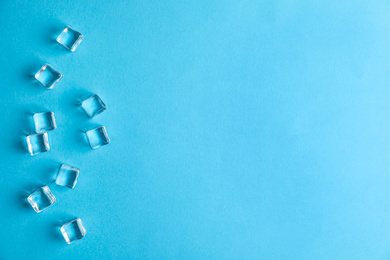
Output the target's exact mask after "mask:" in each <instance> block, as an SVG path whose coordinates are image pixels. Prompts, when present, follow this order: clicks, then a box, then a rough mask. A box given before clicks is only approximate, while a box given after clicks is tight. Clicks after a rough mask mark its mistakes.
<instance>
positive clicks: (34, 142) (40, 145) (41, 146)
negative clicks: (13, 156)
mask: <svg viewBox="0 0 390 260" xmlns="http://www.w3.org/2000/svg"><path fill="white" fill-rule="evenodd" d="M26 141H27V147H28V151H29V152H30V154H31V155H36V154H39V153H43V152H47V151H49V150H50V146H49V138H48V136H47V133H46V132H45V133H39V134H33V135H29V136H27V138H26Z"/></svg>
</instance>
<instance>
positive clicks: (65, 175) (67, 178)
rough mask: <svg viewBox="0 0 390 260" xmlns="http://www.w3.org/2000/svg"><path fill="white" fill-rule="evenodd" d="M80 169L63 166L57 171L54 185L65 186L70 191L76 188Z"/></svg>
mask: <svg viewBox="0 0 390 260" xmlns="http://www.w3.org/2000/svg"><path fill="white" fill-rule="evenodd" d="M79 172H80V169H78V168H75V167H71V166H69V165H66V164H63V165H61V167H60V169H59V170H58V174H57V178H56V184H57V185H60V186H66V187H69V188H71V189H73V188H74V186H76V183H77V178H78V177H79Z"/></svg>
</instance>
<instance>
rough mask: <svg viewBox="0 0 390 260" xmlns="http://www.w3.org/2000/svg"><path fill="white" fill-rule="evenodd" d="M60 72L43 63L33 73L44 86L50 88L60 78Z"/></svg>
mask: <svg viewBox="0 0 390 260" xmlns="http://www.w3.org/2000/svg"><path fill="white" fill-rule="evenodd" d="M62 77H63V76H62V74H61V73H59V72H58V71H56V70H55V69H54V68H53V67H52V66H51V65H49V64H45V65H43V66H42V68H41V69H40V70H39V71H38V72H37V73H36V74H35V78H36V79H37V80H38V81H39V82H40V83H41V84H42V85H43V86H44V87H46V88H48V89H52V88H54V86H55V85H56V84H57V83H58V81H60V79H62Z"/></svg>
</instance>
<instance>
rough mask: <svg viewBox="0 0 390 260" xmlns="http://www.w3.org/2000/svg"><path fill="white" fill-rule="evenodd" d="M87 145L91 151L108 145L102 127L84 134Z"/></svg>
mask: <svg viewBox="0 0 390 260" xmlns="http://www.w3.org/2000/svg"><path fill="white" fill-rule="evenodd" d="M86 134H87V137H88V141H89V145H90V146H91V148H92V149H96V148H99V147H100V146H103V145H106V144H109V143H110V139H109V138H108V135H107V131H106V128H105V127H104V126H99V127H97V128H95V129H91V130H89V131H87V132H86Z"/></svg>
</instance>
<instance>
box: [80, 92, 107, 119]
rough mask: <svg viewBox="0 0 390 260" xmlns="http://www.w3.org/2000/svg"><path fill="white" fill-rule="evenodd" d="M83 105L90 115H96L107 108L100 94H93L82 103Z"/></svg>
mask: <svg viewBox="0 0 390 260" xmlns="http://www.w3.org/2000/svg"><path fill="white" fill-rule="evenodd" d="M81 107H82V108H83V109H84V111H85V113H86V114H87V115H88V116H89V117H95V116H97V115H99V114H100V113H102V112H103V111H104V110H106V109H107V106H106V105H105V104H104V103H103V100H102V99H101V98H100V96H99V95H98V94H93V95H92V96H90V97H89V98H87V99H86V100H84V101H83V102H82V103H81Z"/></svg>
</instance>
